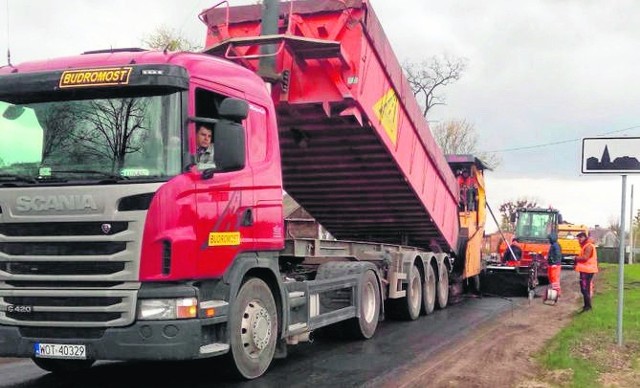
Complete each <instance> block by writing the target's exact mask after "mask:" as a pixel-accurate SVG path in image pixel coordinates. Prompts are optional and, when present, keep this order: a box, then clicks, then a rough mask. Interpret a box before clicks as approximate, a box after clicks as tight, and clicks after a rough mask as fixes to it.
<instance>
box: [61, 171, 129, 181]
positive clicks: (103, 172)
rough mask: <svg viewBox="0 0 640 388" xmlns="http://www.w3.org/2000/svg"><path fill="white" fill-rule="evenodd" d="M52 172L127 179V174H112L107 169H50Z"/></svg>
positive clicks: (117, 179)
mask: <svg viewBox="0 0 640 388" xmlns="http://www.w3.org/2000/svg"><path fill="white" fill-rule="evenodd" d="M51 172H52V173H53V174H60V173H62V174H100V175H102V176H103V177H106V178H110V179H114V180H116V181H119V180H127V179H129V177H128V176H122V175H118V174H114V173H112V172H107V171H99V170H51Z"/></svg>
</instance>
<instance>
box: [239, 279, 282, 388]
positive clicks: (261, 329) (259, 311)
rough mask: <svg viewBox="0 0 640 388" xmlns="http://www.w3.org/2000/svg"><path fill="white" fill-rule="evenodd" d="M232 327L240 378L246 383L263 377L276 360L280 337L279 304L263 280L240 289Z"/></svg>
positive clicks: (247, 282) (249, 282)
mask: <svg viewBox="0 0 640 388" xmlns="http://www.w3.org/2000/svg"><path fill="white" fill-rule="evenodd" d="M228 327H229V331H228V335H229V342H230V346H231V354H230V357H231V359H232V363H233V365H234V366H235V369H236V372H237V374H238V375H240V376H241V377H243V378H245V379H254V378H256V377H260V376H261V375H262V374H264V372H266V370H267V369H268V368H269V365H270V364H271V361H272V360H273V355H274V353H275V350H276V339H277V337H278V314H277V312H276V303H275V300H274V298H273V294H272V293H271V289H269V286H267V284H266V283H265V282H264V281H263V280H262V279H258V278H251V279H249V280H247V281H246V282H245V283H244V284H243V285H242V286H241V287H240V291H238V295H237V296H236V300H235V302H234V303H233V305H232V306H231V312H230V316H229V323H228Z"/></svg>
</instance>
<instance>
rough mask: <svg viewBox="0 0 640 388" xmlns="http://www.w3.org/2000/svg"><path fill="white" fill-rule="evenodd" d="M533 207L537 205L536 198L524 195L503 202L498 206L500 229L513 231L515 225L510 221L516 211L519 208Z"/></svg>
mask: <svg viewBox="0 0 640 388" xmlns="http://www.w3.org/2000/svg"><path fill="white" fill-rule="evenodd" d="M535 207H538V202H537V201H536V200H534V199H528V198H524V197H522V198H518V199H516V200H510V201H507V202H503V203H502V204H501V205H500V207H499V208H498V210H499V211H500V216H501V219H500V229H502V230H503V231H507V232H513V231H514V229H515V225H514V224H513V223H512V222H511V219H512V218H513V217H515V214H516V211H517V210H518V209H520V208H525V209H532V208H535Z"/></svg>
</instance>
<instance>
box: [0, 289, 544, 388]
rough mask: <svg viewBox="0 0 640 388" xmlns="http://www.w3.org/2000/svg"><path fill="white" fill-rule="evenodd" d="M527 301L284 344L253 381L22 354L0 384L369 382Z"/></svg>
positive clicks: (193, 387) (194, 386)
mask: <svg viewBox="0 0 640 388" xmlns="http://www.w3.org/2000/svg"><path fill="white" fill-rule="evenodd" d="M539 293H540V292H539ZM535 302H537V303H540V301H539V299H537V300H535ZM535 302H534V303H535ZM526 303H527V300H526V298H510V299H507V298H499V297H482V298H478V297H476V298H471V297H467V298H464V300H463V301H462V302H461V303H459V304H456V305H452V306H449V307H447V308H446V309H444V310H436V311H435V312H434V313H433V314H431V315H429V316H422V317H420V318H419V319H418V320H416V321H410V322H401V321H390V320H388V321H384V322H381V323H380V324H379V326H378V329H377V331H376V334H375V336H374V338H372V339H370V340H367V341H344V340H341V341H339V340H328V339H317V340H315V341H314V342H313V343H305V344H300V345H297V346H290V347H289V355H288V357H287V358H285V359H282V360H275V361H274V363H273V364H272V367H271V368H270V370H269V371H268V372H267V374H265V375H264V376H262V377H260V378H258V379H256V380H252V381H243V382H238V381H234V380H233V379H232V378H231V377H230V376H229V375H228V374H227V373H225V371H226V370H227V366H226V365H225V364H224V363H223V362H221V360H220V359H210V360H199V361H191V362H144V363H141V362H135V363H134V362H129V363H124V362H101V363H97V364H95V365H94V367H93V368H91V369H90V370H87V371H84V372H82V373H78V374H75V375H73V376H72V377H58V376H53V375H52V374H49V373H47V372H44V371H42V370H41V369H39V368H38V367H36V366H35V365H34V364H33V363H32V362H31V361H30V360H21V361H17V362H13V363H4V364H3V363H0V387H2V388H4V387H13V388H18V387H20V388H27V387H28V388H35V387H42V388H44V387H47V388H51V387H83V388H84V387H92V388H94V387H105V388H106V387H118V388H122V387H154V388H159V387H189V388H198V387H203V388H204V387H207V388H208V387H212V386H222V387H308V386H315V387H336V386H338V387H347V386H351V387H353V386H370V387H374V386H377V385H381V384H382V383H384V382H388V381H393V376H394V374H398V373H401V372H402V371H406V370H408V369H409V368H412V367H414V366H416V367H417V366H418V365H419V364H420V363H424V362H426V360H427V359H428V358H429V356H430V355H432V354H434V353H435V352H437V351H438V350H440V349H442V348H443V347H445V346H447V345H449V344H451V343H452V342H453V341H455V340H457V339H460V338H462V337H463V336H464V335H466V334H468V333H470V332H472V330H474V328H476V327H478V325H480V324H482V323H483V322H486V321H488V320H489V319H491V318H493V317H496V316H497V315H499V314H502V313H505V312H508V311H509V310H515V309H517V308H519V307H521V306H522V305H524V304H526Z"/></svg>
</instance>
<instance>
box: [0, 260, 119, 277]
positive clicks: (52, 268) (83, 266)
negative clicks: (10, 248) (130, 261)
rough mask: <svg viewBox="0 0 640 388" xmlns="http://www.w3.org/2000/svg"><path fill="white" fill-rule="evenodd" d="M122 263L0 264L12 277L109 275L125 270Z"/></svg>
mask: <svg viewBox="0 0 640 388" xmlns="http://www.w3.org/2000/svg"><path fill="white" fill-rule="evenodd" d="M124 268H125V264H124V263H122V262H93V261H91V262H86V261H82V262H78V261H64V262H58V261H9V262H4V263H0V271H4V272H7V273H10V274H12V275H109V274H114V273H118V272H120V271H122V270H124Z"/></svg>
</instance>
